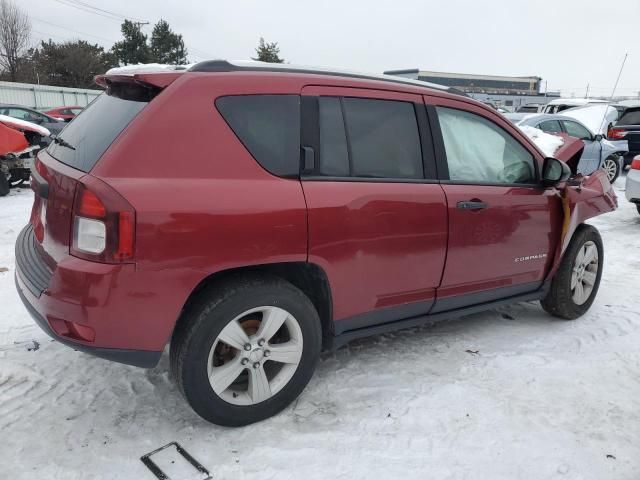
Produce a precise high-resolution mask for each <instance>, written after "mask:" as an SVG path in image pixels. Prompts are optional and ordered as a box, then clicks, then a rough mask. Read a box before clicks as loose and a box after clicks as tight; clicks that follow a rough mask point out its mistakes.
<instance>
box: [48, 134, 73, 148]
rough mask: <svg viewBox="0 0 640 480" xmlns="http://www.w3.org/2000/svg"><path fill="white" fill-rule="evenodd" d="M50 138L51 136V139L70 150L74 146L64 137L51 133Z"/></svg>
mask: <svg viewBox="0 0 640 480" xmlns="http://www.w3.org/2000/svg"><path fill="white" fill-rule="evenodd" d="M51 138H53V141H54V142H55V143H56V144H58V145H60V146H62V147H67V148H70V149H71V150H75V149H76V147H74V146H73V145H71V144H70V143H69V142H67V141H66V140H65V139H64V138H62V137H58V136H57V135H51Z"/></svg>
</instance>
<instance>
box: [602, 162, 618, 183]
mask: <svg viewBox="0 0 640 480" xmlns="http://www.w3.org/2000/svg"><path fill="white" fill-rule="evenodd" d="M602 169H603V170H604V173H605V174H606V175H607V179H608V180H609V182H613V180H614V179H615V178H616V173H618V162H617V161H615V160H614V159H612V158H607V159H606V160H605V161H604V165H602Z"/></svg>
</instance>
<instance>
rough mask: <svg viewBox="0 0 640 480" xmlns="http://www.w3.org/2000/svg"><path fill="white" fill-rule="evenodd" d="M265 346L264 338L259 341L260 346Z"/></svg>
mask: <svg viewBox="0 0 640 480" xmlns="http://www.w3.org/2000/svg"><path fill="white" fill-rule="evenodd" d="M263 345H264V338H261V339H260V340H258V346H259V347H261V346H263Z"/></svg>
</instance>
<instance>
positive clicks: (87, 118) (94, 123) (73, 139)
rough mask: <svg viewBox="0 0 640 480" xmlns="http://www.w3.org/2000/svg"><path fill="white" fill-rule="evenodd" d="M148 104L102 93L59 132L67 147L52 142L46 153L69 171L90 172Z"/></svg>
mask: <svg viewBox="0 0 640 480" xmlns="http://www.w3.org/2000/svg"><path fill="white" fill-rule="evenodd" d="M147 104H148V102H146V101H134V100H125V99H122V98H117V97H115V96H111V95H107V94H104V93H103V94H102V95H100V96H99V97H97V98H96V99H95V100H94V101H93V102H91V104H90V105H89V106H88V107H87V108H85V109H84V110H83V111H82V112H81V113H80V114H79V115H78V116H77V117H76V118H75V119H74V120H73V122H71V123H69V124H67V126H66V127H65V128H64V130H62V132H60V134H59V137H60V138H62V139H64V141H65V145H62V144H59V143H55V142H51V144H50V145H49V147H48V149H47V152H48V153H49V154H50V155H51V156H52V157H53V158H55V159H56V160H58V161H60V162H62V163H64V164H66V165H68V166H70V167H73V168H75V169H77V170H81V171H83V172H89V171H90V170H91V169H92V168H93V167H94V166H95V164H96V163H97V162H98V160H99V159H100V157H101V156H102V154H104V152H105V151H106V150H107V148H109V145H111V143H113V141H114V140H115V139H116V137H117V136H118V135H119V134H120V133H121V132H122V131H123V130H124V129H125V128H126V127H127V125H128V124H129V123H130V122H131V121H132V120H133V119H134V118H135V117H136V116H137V115H138V114H139V113H140V112H141V111H142V109H143V108H144V107H145V106H147ZM71 147H73V148H71Z"/></svg>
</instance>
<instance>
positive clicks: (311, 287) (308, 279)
mask: <svg viewBox="0 0 640 480" xmlns="http://www.w3.org/2000/svg"><path fill="white" fill-rule="evenodd" d="M263 275H270V276H276V277H280V278H282V279H283V280H286V281H287V282H289V283H291V284H292V285H294V286H295V287H297V288H299V289H300V290H301V291H302V292H303V293H304V294H305V295H306V296H307V297H308V298H309V299H310V300H311V303H313V305H314V307H315V308H316V310H317V311H318V316H319V317H320V323H321V327H322V346H323V348H330V346H331V343H332V340H333V337H334V328H333V303H332V302H333V301H332V296H331V287H330V285H329V280H328V278H327V274H326V273H325V271H324V270H323V269H322V268H321V267H319V266H318V265H316V264H314V263H308V262H283V263H271V264H261V265H251V266H246V267H238V268H230V269H227V270H221V271H217V272H214V273H212V274H210V275H208V276H207V277H205V278H203V279H202V280H201V281H200V282H199V283H198V284H197V285H196V287H195V288H194V289H193V290H192V292H191V293H190V294H189V296H188V298H187V300H186V301H185V303H184V305H183V307H182V309H181V310H180V315H179V316H178V319H177V320H176V324H175V326H174V328H173V332H172V334H171V337H170V340H172V339H173V337H174V334H175V331H176V329H177V327H178V325H179V324H180V323H181V321H183V320H184V316H185V315H184V313H185V311H187V310H188V308H189V306H190V305H191V304H192V303H193V302H194V301H195V300H196V299H197V298H198V297H199V296H200V295H201V294H203V293H204V292H205V291H206V290H208V289H210V288H215V286H216V285H222V284H224V282H226V281H228V280H229V279H231V278H237V277H238V276H251V277H260V276H263Z"/></svg>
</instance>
